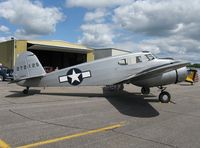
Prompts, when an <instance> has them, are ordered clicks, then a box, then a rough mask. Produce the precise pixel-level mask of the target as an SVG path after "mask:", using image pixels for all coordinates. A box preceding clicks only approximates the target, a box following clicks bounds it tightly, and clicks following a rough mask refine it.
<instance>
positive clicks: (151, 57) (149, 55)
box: [145, 54, 155, 61]
mask: <svg viewBox="0 0 200 148" xmlns="http://www.w3.org/2000/svg"><path fill="white" fill-rule="evenodd" d="M145 56H146V57H147V58H148V59H149V61H151V60H153V59H155V57H154V56H153V55H152V54H146V55H145Z"/></svg>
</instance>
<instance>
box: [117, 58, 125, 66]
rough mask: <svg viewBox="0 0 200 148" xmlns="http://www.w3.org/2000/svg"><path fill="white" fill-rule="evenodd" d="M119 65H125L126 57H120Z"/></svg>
mask: <svg viewBox="0 0 200 148" xmlns="http://www.w3.org/2000/svg"><path fill="white" fill-rule="evenodd" d="M118 64H119V65H127V62H126V59H121V60H120V61H119V62H118Z"/></svg>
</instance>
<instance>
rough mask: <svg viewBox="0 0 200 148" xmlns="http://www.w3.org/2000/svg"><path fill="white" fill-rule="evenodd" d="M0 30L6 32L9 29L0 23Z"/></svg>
mask: <svg viewBox="0 0 200 148" xmlns="http://www.w3.org/2000/svg"><path fill="white" fill-rule="evenodd" d="M0 31H1V32H5V33H8V32H9V31H10V29H9V28H8V27H6V26H4V25H0Z"/></svg>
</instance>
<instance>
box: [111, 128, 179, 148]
mask: <svg viewBox="0 0 200 148" xmlns="http://www.w3.org/2000/svg"><path fill="white" fill-rule="evenodd" d="M112 131H113V132H114V133H117V134H121V135H124V136H129V137H132V138H137V139H141V140H145V141H149V142H153V143H157V144H161V145H164V146H168V147H171V148H178V146H176V145H172V144H168V143H163V142H159V141H155V140H152V139H148V138H144V137H140V136H136V135H132V134H128V133H125V132H120V131H116V130H115V129H113V130H112Z"/></svg>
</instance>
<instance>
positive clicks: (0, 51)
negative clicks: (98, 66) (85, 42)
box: [0, 39, 94, 69]
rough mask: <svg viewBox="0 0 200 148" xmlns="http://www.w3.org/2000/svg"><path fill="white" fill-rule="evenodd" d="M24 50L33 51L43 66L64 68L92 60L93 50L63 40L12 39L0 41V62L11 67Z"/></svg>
mask: <svg viewBox="0 0 200 148" xmlns="http://www.w3.org/2000/svg"><path fill="white" fill-rule="evenodd" d="M24 51H31V52H33V53H34V54H35V55H36V56H37V57H38V59H39V60H40V62H41V64H42V65H43V67H53V68H54V69H55V68H59V69H61V68H65V67H69V66H73V65H76V64H80V63H84V62H89V61H92V60H94V54H93V50H92V49H90V48H87V47H85V46H82V45H78V44H72V43H68V42H65V41H44V40H14V39H11V40H9V41H5V42H1V43H0V63H2V64H3V65H5V66H7V67H9V68H13V67H14V65H15V61H16V58H17V57H18V56H19V54H20V53H22V52H24Z"/></svg>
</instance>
